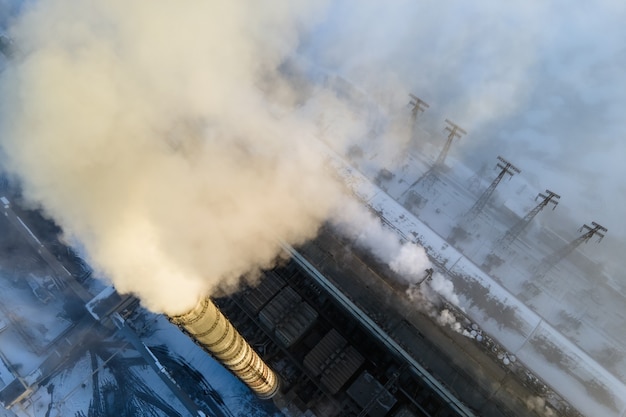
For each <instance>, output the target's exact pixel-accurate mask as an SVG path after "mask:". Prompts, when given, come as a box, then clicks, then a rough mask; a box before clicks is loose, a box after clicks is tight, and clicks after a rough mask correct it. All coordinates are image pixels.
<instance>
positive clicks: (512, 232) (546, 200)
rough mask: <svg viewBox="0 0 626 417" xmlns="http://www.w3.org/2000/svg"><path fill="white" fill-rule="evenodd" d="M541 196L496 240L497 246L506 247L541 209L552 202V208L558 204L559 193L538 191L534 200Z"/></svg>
mask: <svg viewBox="0 0 626 417" xmlns="http://www.w3.org/2000/svg"><path fill="white" fill-rule="evenodd" d="M539 198H541V199H542V200H541V202H540V203H539V204H537V205H536V206H535V207H534V208H533V209H532V210H531V211H529V212H528V213H527V214H526V215H525V216H524V218H523V219H520V220H519V221H518V222H517V223H515V224H514V225H513V227H511V228H510V229H509V230H507V231H506V233H505V234H504V236H502V237H501V238H500V239H499V240H498V241H497V245H498V247H499V248H507V247H508V246H509V245H510V244H511V243H513V241H514V240H515V239H517V237H518V236H519V235H520V234H521V233H522V232H523V231H524V230H525V229H526V228H527V227H528V225H529V224H530V222H531V221H532V220H533V219H534V218H535V216H536V215H537V214H538V213H539V212H540V211H541V210H543V209H544V208H545V207H546V206H547V205H548V204H552V210H554V209H555V208H556V206H557V205H558V204H559V201H558V200H559V199H560V198H561V196H560V195H558V194H556V193H554V192H552V191H550V190H546V194H543V193H539V194H537V197H535V201H537V199H539Z"/></svg>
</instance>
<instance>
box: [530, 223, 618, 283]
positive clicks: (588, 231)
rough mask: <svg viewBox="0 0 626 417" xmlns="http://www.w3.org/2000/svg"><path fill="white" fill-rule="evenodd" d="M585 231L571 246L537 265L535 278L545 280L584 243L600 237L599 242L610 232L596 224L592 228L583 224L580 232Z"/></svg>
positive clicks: (554, 253)
mask: <svg viewBox="0 0 626 417" xmlns="http://www.w3.org/2000/svg"><path fill="white" fill-rule="evenodd" d="M583 230H585V233H583V234H582V235H580V236H579V237H577V238H576V239H574V240H572V241H571V242H570V243H569V244H567V245H566V246H564V247H562V248H561V249H559V250H557V251H555V252H553V253H551V254H550V255H548V256H546V257H545V258H543V260H542V261H541V262H540V263H539V265H537V267H536V268H535V270H534V277H535V278H539V279H540V278H543V277H545V276H546V274H547V273H548V272H549V271H550V270H551V269H552V268H554V266H555V265H556V264H558V263H559V262H560V261H561V260H562V259H563V258H565V257H566V256H567V255H569V254H570V253H572V252H574V251H575V250H576V248H577V247H579V246H580V245H581V244H583V243H587V242H588V241H589V240H590V239H591V238H592V237H594V236H595V235H598V236H599V238H598V242H600V241H601V240H602V238H604V234H605V233H606V232H607V231H608V229H607V228H606V227H604V226H602V225H600V224H598V223H596V222H591V226H588V225H586V224H583V225H582V227H581V228H580V229H578V231H579V232H582V231H583Z"/></svg>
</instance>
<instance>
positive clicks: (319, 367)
mask: <svg viewBox="0 0 626 417" xmlns="http://www.w3.org/2000/svg"><path fill="white" fill-rule="evenodd" d="M364 361H365V359H364V358H363V356H362V355H361V354H360V353H359V352H358V351H357V350H356V349H354V348H353V347H352V346H350V345H348V342H347V341H346V339H344V338H343V337H342V336H341V335H340V334H339V333H338V332H337V331H336V330H335V329H332V330H330V331H329V332H328V333H327V334H326V336H324V337H323V338H322V340H320V341H319V342H318V344H317V345H315V347H314V348H313V349H311V351H310V352H309V353H308V354H307V355H306V356H305V357H304V366H305V367H306V368H307V369H308V370H309V371H310V372H311V373H312V374H313V375H314V376H320V382H321V383H322V384H323V385H324V386H325V387H326V388H327V389H328V390H329V391H330V392H331V393H332V394H335V393H337V392H338V391H339V390H340V389H341V387H343V386H344V385H345V383H346V382H347V381H348V380H349V379H350V377H352V375H354V373H355V372H356V371H357V370H358V369H359V368H360V367H361V365H362V364H363V362H364Z"/></svg>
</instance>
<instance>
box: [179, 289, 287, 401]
mask: <svg viewBox="0 0 626 417" xmlns="http://www.w3.org/2000/svg"><path fill="white" fill-rule="evenodd" d="M170 320H171V321H172V322H173V323H175V324H177V325H179V326H181V327H182V328H183V329H184V330H185V331H186V332H187V333H188V334H189V335H191V337H192V338H194V339H195V340H196V341H197V342H198V343H199V344H200V345H202V347H204V348H205V349H206V350H207V351H209V352H210V353H211V354H212V355H213V356H214V357H215V358H217V359H218V360H219V361H220V362H221V363H222V364H223V365H224V366H225V367H227V368H228V369H229V370H230V371H231V372H232V373H233V374H235V376H237V377H238V378H239V379H240V380H241V381H243V382H244V383H245V384H246V385H247V386H248V387H250V389H251V390H252V391H254V393H256V394H257V395H258V396H259V397H260V398H264V399H266V398H272V397H273V396H274V395H275V394H276V393H277V392H278V385H279V384H278V382H279V381H278V377H277V376H276V374H275V373H274V371H272V370H271V369H270V368H269V366H267V364H265V362H263V360H262V359H261V357H260V356H259V355H258V354H257V353H256V352H255V351H254V350H252V347H251V346H250V345H249V344H248V343H247V342H246V341H245V340H244V338H243V337H242V336H241V335H240V334H239V332H237V330H235V328H234V327H233V325H232V324H231V323H230V322H229V321H228V319H227V318H226V316H224V315H223V314H222V312H221V311H220V310H219V309H218V308H217V306H216V305H215V304H213V302H212V301H211V300H210V299H209V298H208V297H207V298H204V299H202V300H200V302H199V303H198V304H197V305H196V306H195V307H194V308H193V309H191V310H190V311H188V312H187V313H185V314H182V315H178V316H170Z"/></svg>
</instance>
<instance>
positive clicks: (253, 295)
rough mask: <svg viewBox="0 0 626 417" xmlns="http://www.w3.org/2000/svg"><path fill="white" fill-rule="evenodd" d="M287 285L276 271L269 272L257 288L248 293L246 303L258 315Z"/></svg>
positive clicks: (245, 298) (249, 290)
mask: <svg viewBox="0 0 626 417" xmlns="http://www.w3.org/2000/svg"><path fill="white" fill-rule="evenodd" d="M285 285H287V283H286V282H285V280H283V279H282V278H281V277H279V276H278V275H277V274H276V273H275V272H274V271H268V272H266V273H265V277H264V278H263V279H262V280H261V281H260V282H259V284H258V285H257V286H256V287H254V288H250V289H248V290H247V291H246V294H245V297H244V303H245V304H246V306H247V307H249V308H250V310H252V312H254V314H257V313H258V312H259V311H261V309H262V308H263V307H264V306H265V304H267V302H268V301H269V300H271V299H272V297H274V296H275V295H276V294H277V293H278V291H280V290H281V289H282V288H283V287H284V286H285Z"/></svg>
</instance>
